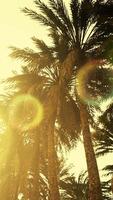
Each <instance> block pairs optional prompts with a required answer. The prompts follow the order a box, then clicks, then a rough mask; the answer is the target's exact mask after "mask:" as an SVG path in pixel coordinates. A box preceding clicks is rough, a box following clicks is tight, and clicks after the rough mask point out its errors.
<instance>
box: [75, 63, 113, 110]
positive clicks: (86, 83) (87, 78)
mask: <svg viewBox="0 0 113 200" xmlns="http://www.w3.org/2000/svg"><path fill="white" fill-rule="evenodd" d="M103 64H104V63H103V62H102V61H99V60H91V61H90V62H88V63H87V64H85V65H84V66H83V67H82V68H81V69H80V70H79V71H78V73H77V76H76V89H77V93H78V95H79V97H80V99H81V100H83V101H84V102H85V103H87V104H93V105H95V106H98V105H99V104H100V102H101V101H104V100H105V99H108V98H109V97H110V96H111V95H112V93H113V80H112V77H113V71H112V70H111V71H110V70H109V69H107V68H102V65H103ZM99 67H100V68H99ZM111 80H112V81H111Z"/></svg>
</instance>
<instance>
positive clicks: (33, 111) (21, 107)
mask: <svg viewBox="0 0 113 200" xmlns="http://www.w3.org/2000/svg"><path fill="white" fill-rule="evenodd" d="M42 119H43V106H42V104H41V103H40V101H39V100H38V99H36V98H35V97H33V96H31V95H29V94H27V95H26V94H25V95H20V96H17V97H15V98H14V100H13V101H12V103H11V105H10V109H9V123H10V125H11V127H12V128H18V129H20V130H23V131H27V130H30V129H33V128H35V127H37V126H38V125H39V124H40V123H41V121H42Z"/></svg>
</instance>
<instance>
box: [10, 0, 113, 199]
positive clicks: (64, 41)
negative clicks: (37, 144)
mask: <svg viewBox="0 0 113 200" xmlns="http://www.w3.org/2000/svg"><path fill="white" fill-rule="evenodd" d="M48 2H49V4H48V5H46V4H45V3H44V2H43V1H41V0H38V1H37V0H35V1H34V3H35V5H36V7H38V8H39V10H40V11H41V12H39V13H37V12H36V11H33V10H31V9H28V8H25V9H23V11H24V13H25V14H26V15H29V16H30V17H31V18H32V19H34V20H36V21H38V22H40V23H41V24H42V25H45V26H46V27H47V28H48V31H49V37H50V38H51V40H52V45H47V44H45V43H44V42H43V41H40V40H39V39H36V38H33V41H34V42H35V44H36V45H37V47H38V48H39V52H38V53H35V52H33V51H32V50H30V49H24V50H21V49H16V48H13V53H12V57H14V58H19V59H22V60H24V61H25V63H26V65H27V66H29V69H30V70H31V71H32V70H36V71H38V72H40V71H41V69H42V68H44V67H45V66H49V67H51V66H55V67H56V65H57V67H58V68H59V80H58V84H57V87H54V93H53V92H52V91H51V92H50V93H52V94H49V99H50V100H49V102H48V104H49V105H51V104H53V105H54V106H55V107H54V106H53V109H52V113H51V118H52V119H53V121H51V123H50V119H49V121H48V122H49V123H50V124H49V127H50V128H49V133H50V134H49V137H50V140H49V138H48V141H49V142H50V143H49V145H50V147H51V149H53V148H54V145H53V143H54V140H53V138H54V137H53V135H54V124H55V119H56V115H58V114H59V109H58V108H59V107H60V108H61V103H62V102H63V101H62V96H63V95H64V93H65V92H64V91H65V89H64V88H65V87H66V85H67V83H69V82H70V81H71V80H72V77H73V76H74V77H75V76H76V74H77V73H79V70H81V69H83V70H85V67H86V66H87V65H86V64H87V63H88V64H89V65H93V66H94V65H95V66H98V65H102V64H103V63H104V64H105V63H111V62H112V60H111V59H110V58H111V57H110V56H109V54H110V53H111V50H112V48H109V43H110V44H112V35H113V26H112V19H113V14H112V8H113V3H112V1H110V0H107V1H104V0H101V1H98V0H96V1H93V0H87V1H86V0H83V1H80V2H79V1H78V0H71V2H70V11H71V14H69V12H68V10H67V9H66V6H65V4H64V2H63V1H62V0H56V1H55V0H49V1H48ZM92 59H93V61H94V62H92V61H91V60H92ZM95 60H96V62H95ZM92 63H95V64H92ZM86 69H87V67H86ZM79 81H80V80H79V76H77V82H78V84H81V83H79ZM81 86H82V84H81ZM83 89H84V88H82V90H83ZM80 96H81V95H80V91H78V90H77V89H75V94H74V101H75V105H77V107H78V111H79V115H80V119H81V120H80V121H81V129H82V134H83V140H84V148H85V153H86V160H87V166H88V175H89V199H90V200H94V199H95V200H101V199H102V195H101V187H100V179H99V174H98V168H97V163H96V159H95V155H94V150H93V146H92V140H91V134H90V129H89V114H88V111H89V109H90V106H88V105H87V104H86V103H84V102H83V101H82V100H81V98H80ZM52 99H55V101H52ZM53 113H54V116H53ZM51 141H53V143H52V142H51ZM50 154H51V155H50ZM53 154H54V152H53V151H49V152H48V156H50V157H49V158H51V157H52V155H53ZM52 167H53V165H52V162H50V168H51V169H52ZM51 173H53V171H52V170H51ZM53 174H55V172H54V173H53ZM53 174H51V175H50V176H49V177H50V186H51V187H50V193H51V199H52V200H54V198H56V199H59V194H58V187H57V184H56V183H57V181H55V180H54V181H53V180H52V176H53Z"/></svg>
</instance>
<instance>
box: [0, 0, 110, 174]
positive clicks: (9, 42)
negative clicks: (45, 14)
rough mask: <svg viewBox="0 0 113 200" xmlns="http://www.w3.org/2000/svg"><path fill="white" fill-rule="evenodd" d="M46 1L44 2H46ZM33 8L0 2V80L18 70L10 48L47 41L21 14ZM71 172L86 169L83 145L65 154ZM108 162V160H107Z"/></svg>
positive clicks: (29, 2) (21, 1) (14, 0)
mask: <svg viewBox="0 0 113 200" xmlns="http://www.w3.org/2000/svg"><path fill="white" fill-rule="evenodd" d="M46 1H47V0H44V2H46ZM25 6H26V7H28V8H31V9H32V8H34V6H33V0H10V1H9V0H4V1H3V0H0V80H1V79H5V78H7V77H8V76H11V72H12V70H17V71H18V70H19V69H20V63H19V62H18V61H14V60H12V59H11V58H10V57H9V54H10V52H11V51H10V49H9V47H10V46H16V47H20V48H25V47H30V48H33V44H32V41H31V37H33V36H35V37H38V38H40V39H44V40H46V41H47V40H48V39H47V36H46V31H45V29H44V28H42V27H41V26H40V25H39V24H38V23H37V22H36V21H33V20H31V19H30V18H29V17H27V16H25V15H24V13H22V12H21V9H22V8H24V7H25ZM67 157H68V161H69V163H72V164H73V165H74V168H73V170H75V171H76V174H79V172H80V171H81V170H84V169H86V162H85V155H84V149H83V145H82V144H79V145H78V147H77V148H76V151H75V150H73V151H71V153H70V154H67ZM108 159H111V156H110V157H109V158H108V157H105V158H104V159H103V158H99V159H98V164H99V168H102V167H104V166H105V164H108ZM109 162H110V160H109Z"/></svg>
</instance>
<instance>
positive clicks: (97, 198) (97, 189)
mask: <svg viewBox="0 0 113 200" xmlns="http://www.w3.org/2000/svg"><path fill="white" fill-rule="evenodd" d="M79 108H80V117H81V128H82V134H83V142H84V149H85V155H86V162H87V169H88V177H89V200H102V192H101V183H100V178H99V172H98V167H97V162H96V158H95V153H94V149H93V144H92V139H91V133H90V130H89V123H88V113H87V108H86V105H84V104H83V103H79Z"/></svg>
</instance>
